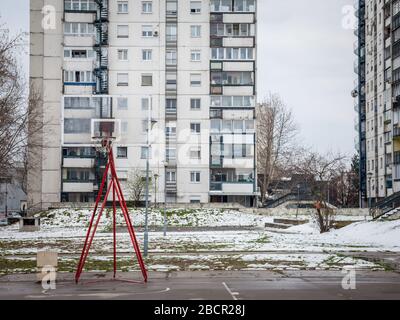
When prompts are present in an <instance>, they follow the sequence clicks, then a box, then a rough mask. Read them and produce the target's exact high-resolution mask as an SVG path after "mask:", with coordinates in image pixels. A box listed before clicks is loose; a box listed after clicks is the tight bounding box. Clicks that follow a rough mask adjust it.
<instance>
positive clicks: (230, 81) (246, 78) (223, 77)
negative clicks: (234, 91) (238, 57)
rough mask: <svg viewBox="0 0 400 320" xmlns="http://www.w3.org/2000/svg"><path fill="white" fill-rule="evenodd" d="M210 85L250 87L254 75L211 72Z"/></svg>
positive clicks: (245, 72)
mask: <svg viewBox="0 0 400 320" xmlns="http://www.w3.org/2000/svg"><path fill="white" fill-rule="evenodd" d="M211 84H217V85H245V86H252V85H254V73H253V72H249V71H243V72H240V71H238V72H236V71H226V72H211Z"/></svg>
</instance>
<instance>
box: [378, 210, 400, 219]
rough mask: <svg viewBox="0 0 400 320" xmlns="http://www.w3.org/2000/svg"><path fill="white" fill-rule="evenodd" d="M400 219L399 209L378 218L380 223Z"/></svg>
mask: <svg viewBox="0 0 400 320" xmlns="http://www.w3.org/2000/svg"><path fill="white" fill-rule="evenodd" d="M398 219H400V208H396V209H393V210H391V211H389V212H387V213H385V214H384V215H383V216H381V217H380V218H379V220H382V221H393V220H398Z"/></svg>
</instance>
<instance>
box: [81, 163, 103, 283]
mask: <svg viewBox="0 0 400 320" xmlns="http://www.w3.org/2000/svg"><path fill="white" fill-rule="evenodd" d="M109 168H110V163H109V162H107V165H106V168H105V170H104V173H103V178H102V179H101V184H100V188H99V192H98V193H97V197H96V204H95V206H94V209H93V213H92V217H91V218H90V223H89V228H88V230H87V232H86V238H85V244H84V245H83V248H82V253H81V257H80V259H79V264H78V268H77V270H76V273H75V282H76V283H78V279H79V275H80V272H79V275H78V270H82V268H83V266H82V262H83V256H84V252H85V251H86V246H87V242H88V239H89V234H90V231H91V229H92V226H93V221H94V217H95V216H96V211H97V208H98V206H99V202H100V200H101V195H102V193H103V189H104V185H105V182H106V179H107V174H108V170H109Z"/></svg>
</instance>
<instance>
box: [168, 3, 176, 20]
mask: <svg viewBox="0 0 400 320" xmlns="http://www.w3.org/2000/svg"><path fill="white" fill-rule="evenodd" d="M177 11H178V4H177V1H174V2H171V1H167V15H168V16H176V14H177Z"/></svg>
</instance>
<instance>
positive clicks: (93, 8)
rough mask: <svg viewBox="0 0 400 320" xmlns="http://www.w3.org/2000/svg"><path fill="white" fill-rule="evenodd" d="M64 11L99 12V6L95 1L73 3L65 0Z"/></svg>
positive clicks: (70, 0)
mask: <svg viewBox="0 0 400 320" xmlns="http://www.w3.org/2000/svg"><path fill="white" fill-rule="evenodd" d="M64 11H65V12H74V13H75V12H82V13H85V12H89V13H90V12H93V13H95V12H97V4H96V2H95V1H94V0H90V1H89V2H86V1H82V2H79V1H72V0H64Z"/></svg>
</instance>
